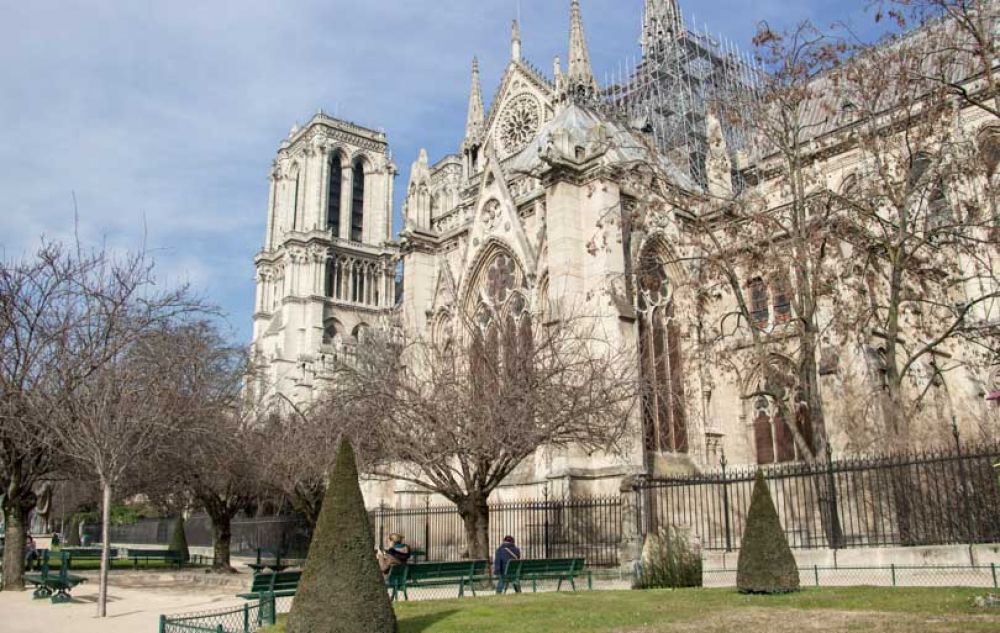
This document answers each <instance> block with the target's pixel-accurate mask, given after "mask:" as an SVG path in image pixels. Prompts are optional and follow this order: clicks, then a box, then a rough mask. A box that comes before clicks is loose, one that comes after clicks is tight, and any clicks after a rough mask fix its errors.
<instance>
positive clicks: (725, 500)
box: [720, 449, 733, 552]
mask: <svg viewBox="0 0 1000 633" xmlns="http://www.w3.org/2000/svg"><path fill="white" fill-rule="evenodd" d="M727 463H728V462H726V449H722V459H721V460H720V464H721V465H722V514H723V517H724V518H725V520H726V551H727V552H731V551H733V527H732V523H731V521H730V518H729V477H728V476H726V464H727Z"/></svg>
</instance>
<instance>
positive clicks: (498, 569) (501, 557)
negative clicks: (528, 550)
mask: <svg viewBox="0 0 1000 633" xmlns="http://www.w3.org/2000/svg"><path fill="white" fill-rule="evenodd" d="M520 558H521V550H520V549H518V547H517V545H515V544H514V537H513V536H509V535H508V536H505V537H503V543H501V544H500V547H498V548H497V551H496V554H494V555H493V575H494V576H496V577H497V593H503V592H505V591H506V590H507V583H506V581H505V580H504V572H505V571H506V570H507V563H508V562H509V561H512V560H518V559H520ZM510 584H511V586H513V587H514V591H516V592H517V593H521V585H519V584H518V583H516V582H512V583H510Z"/></svg>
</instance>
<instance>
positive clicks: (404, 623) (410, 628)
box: [399, 609, 458, 633]
mask: <svg viewBox="0 0 1000 633" xmlns="http://www.w3.org/2000/svg"><path fill="white" fill-rule="evenodd" d="M456 613H458V609H450V610H448V611H438V612H436V613H429V614H427V615H422V616H418V617H415V618H407V619H405V620H400V622H399V633H422V632H423V631H426V630H427V629H429V628H431V627H432V626H434V625H435V624H437V623H438V622H441V621H442V620H445V619H447V618H449V617H451V616H453V615H455V614H456Z"/></svg>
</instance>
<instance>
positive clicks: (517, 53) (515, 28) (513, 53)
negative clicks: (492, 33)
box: [510, 20, 521, 62]
mask: <svg viewBox="0 0 1000 633" xmlns="http://www.w3.org/2000/svg"><path fill="white" fill-rule="evenodd" d="M510 58H511V60H512V61H515V62H519V61H521V25H520V24H518V22H517V20H514V23H513V24H512V25H511V28H510Z"/></svg>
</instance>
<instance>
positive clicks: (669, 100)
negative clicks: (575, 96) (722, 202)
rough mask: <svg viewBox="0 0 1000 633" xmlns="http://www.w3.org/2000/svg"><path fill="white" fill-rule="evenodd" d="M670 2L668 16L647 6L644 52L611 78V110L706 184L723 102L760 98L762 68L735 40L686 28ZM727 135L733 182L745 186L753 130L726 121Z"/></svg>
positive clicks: (607, 94) (606, 96) (607, 98)
mask: <svg viewBox="0 0 1000 633" xmlns="http://www.w3.org/2000/svg"><path fill="white" fill-rule="evenodd" d="M652 4H655V3H652ZM668 5H672V6H667V8H666V11H667V12H666V13H663V14H660V15H652V14H651V12H652V9H649V8H647V13H646V15H644V18H643V26H644V28H643V37H642V56H641V58H640V59H639V60H637V61H636V60H626V61H625V62H624V63H621V64H619V66H618V68H617V69H616V70H615V71H614V73H613V76H611V77H608V78H606V80H605V82H604V85H605V86H606V88H605V89H604V90H603V94H602V97H603V98H602V104H603V109H604V110H605V111H607V113H608V114H610V115H612V116H616V117H619V118H621V119H623V120H624V121H625V122H626V123H627V124H628V125H629V126H631V127H632V128H634V129H637V130H641V131H643V132H645V133H647V134H648V135H649V136H650V138H651V139H652V141H653V143H654V146H655V147H656V148H657V150H658V151H659V152H660V153H661V154H662V155H663V156H666V157H668V158H670V159H671V160H672V161H674V163H675V164H676V165H678V166H680V167H682V168H686V170H687V173H688V174H689V175H690V176H691V178H692V180H693V181H694V182H696V183H698V184H699V185H701V186H706V184H707V181H708V175H707V173H706V158H707V155H708V149H709V147H708V145H709V143H708V133H707V129H708V117H709V116H716V117H718V116H719V110H720V106H719V105H717V104H724V103H727V102H729V103H731V102H733V100H734V97H738V100H739V102H741V103H745V102H747V100H748V99H755V98H756V97H755V95H756V94H757V92H758V90H759V86H760V85H761V82H760V81H759V77H760V73H761V71H760V69H759V68H758V66H757V65H755V63H754V62H753V61H752V60H751V59H750V57H749V56H747V55H745V54H743V53H742V52H741V51H740V50H739V48H738V47H737V46H736V45H735V44H733V43H732V42H729V41H728V40H725V39H724V38H722V37H719V38H715V37H713V36H711V35H710V34H709V33H708V31H707V29H705V30H699V29H698V27H697V26H696V25H695V24H692V25H691V26H685V25H684V20H683V16H682V14H681V11H680V9H679V7H677V5H674V4H673V3H668ZM722 133H723V136H724V138H725V141H726V145H727V148H728V151H729V152H730V155H731V158H732V159H733V160H732V165H733V166H734V169H733V172H734V173H733V184H734V186H736V187H737V188H741V187H742V184H743V181H742V178H741V176H740V174H739V167H740V165H741V164H742V163H744V162H745V161H743V160H739V156H740V154H742V153H746V152H748V151H749V150H750V135H748V134H746V133H744V132H743V131H742V130H741V129H740V127H738V126H734V125H723V126H722Z"/></svg>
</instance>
